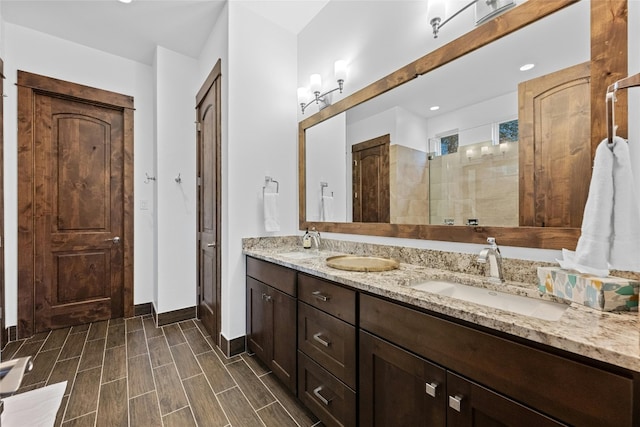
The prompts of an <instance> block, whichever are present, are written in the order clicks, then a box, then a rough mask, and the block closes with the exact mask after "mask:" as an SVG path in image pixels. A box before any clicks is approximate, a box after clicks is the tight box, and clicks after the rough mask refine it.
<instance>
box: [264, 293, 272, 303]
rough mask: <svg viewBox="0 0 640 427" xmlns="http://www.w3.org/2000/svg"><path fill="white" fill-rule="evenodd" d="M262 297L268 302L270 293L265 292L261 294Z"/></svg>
mask: <svg viewBox="0 0 640 427" xmlns="http://www.w3.org/2000/svg"><path fill="white" fill-rule="evenodd" d="M262 299H263V300H265V301H267V302H269V301H271V295H267V294H262Z"/></svg>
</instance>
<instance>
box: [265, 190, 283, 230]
mask: <svg viewBox="0 0 640 427" xmlns="http://www.w3.org/2000/svg"><path fill="white" fill-rule="evenodd" d="M263 202H264V229H265V230H266V231H280V220H279V218H278V193H264V197H263Z"/></svg>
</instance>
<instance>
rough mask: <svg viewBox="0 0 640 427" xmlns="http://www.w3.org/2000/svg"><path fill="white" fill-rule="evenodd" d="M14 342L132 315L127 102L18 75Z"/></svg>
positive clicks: (130, 113)
mask: <svg viewBox="0 0 640 427" xmlns="http://www.w3.org/2000/svg"><path fill="white" fill-rule="evenodd" d="M18 212H19V215H18V229H19V233H18V294H19V296H20V298H19V299H18V338H24V337H28V336H30V335H32V334H33V333H35V332H40V331H45V330H48V329H54V328H61V327H66V326H70V325H77V324H81V323H87V322H94V321H98V320H104V319H109V318H116V317H122V316H125V317H128V316H133V313H134V307H133V98H132V97H130V96H127V95H122V94H118V93H114V92H109V91H105V90H102V89H97V88H92V87H88V86H82V85H79V84H76V83H71V82H66V81H62V80H57V79H52V78H49V77H45V76H40V75H37V74H31V73H27V72H24V71H18Z"/></svg>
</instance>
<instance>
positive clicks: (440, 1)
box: [427, 0, 447, 21]
mask: <svg viewBox="0 0 640 427" xmlns="http://www.w3.org/2000/svg"><path fill="white" fill-rule="evenodd" d="M446 15H447V4H446V0H429V3H428V4H427V21H431V20H432V19H433V18H440V19H441V20H442V21H444V20H445V18H446V17H447V16H446Z"/></svg>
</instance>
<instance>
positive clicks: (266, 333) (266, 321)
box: [247, 277, 273, 364]
mask: <svg viewBox="0 0 640 427" xmlns="http://www.w3.org/2000/svg"><path fill="white" fill-rule="evenodd" d="M267 295H268V293H267V285H265V284H264V283H262V282H259V281H257V280H255V279H252V278H251V277H247V347H248V349H249V351H250V352H253V353H255V355H256V356H257V357H258V359H260V360H262V361H263V362H265V363H267V364H268V363H269V362H270V361H271V351H270V348H271V345H272V344H271V335H272V334H273V322H271V318H270V316H269V309H270V305H267V304H266V299H267Z"/></svg>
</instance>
